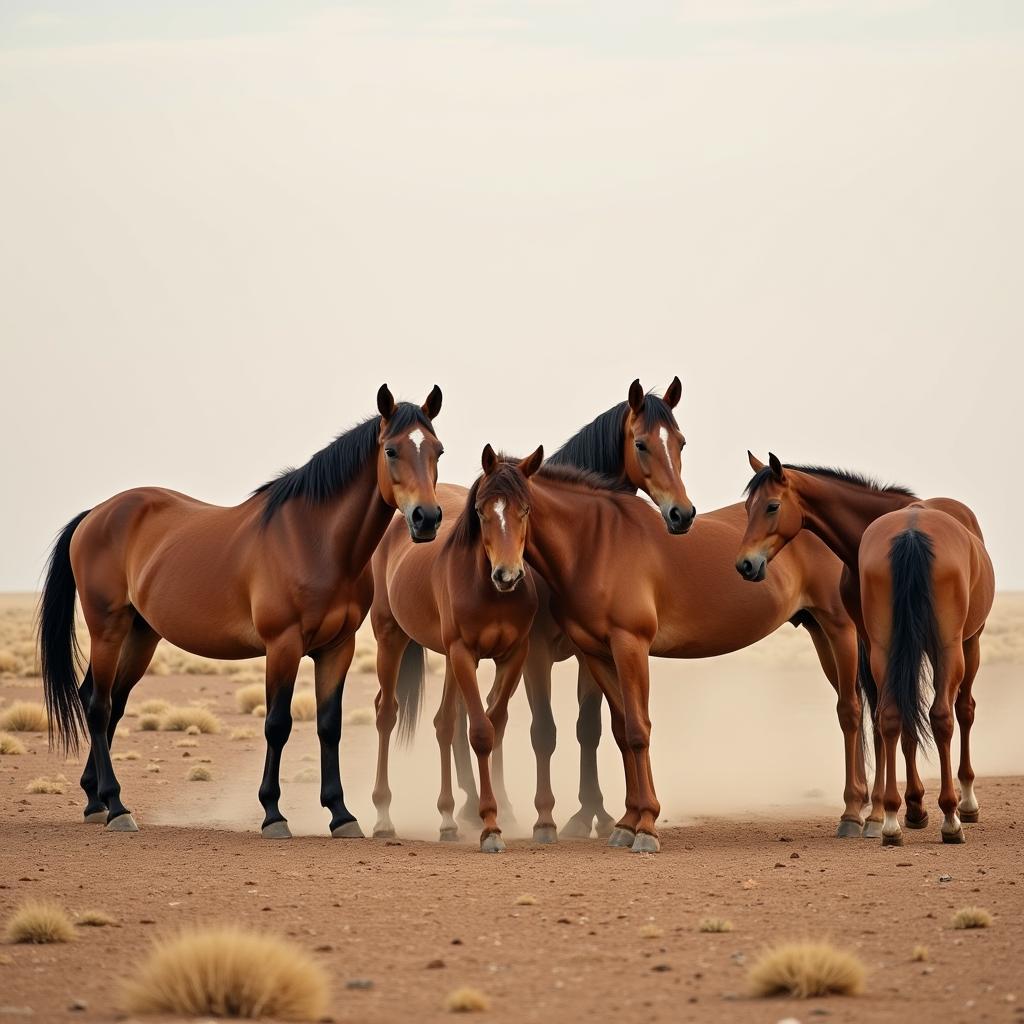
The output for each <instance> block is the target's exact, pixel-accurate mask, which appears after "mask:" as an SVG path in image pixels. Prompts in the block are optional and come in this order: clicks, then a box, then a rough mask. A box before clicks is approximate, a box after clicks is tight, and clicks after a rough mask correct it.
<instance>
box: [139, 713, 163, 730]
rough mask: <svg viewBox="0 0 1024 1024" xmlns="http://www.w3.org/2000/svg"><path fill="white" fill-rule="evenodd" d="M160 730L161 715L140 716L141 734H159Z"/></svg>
mask: <svg viewBox="0 0 1024 1024" xmlns="http://www.w3.org/2000/svg"><path fill="white" fill-rule="evenodd" d="M159 728H160V716H159V715H139V732H157V730H159Z"/></svg>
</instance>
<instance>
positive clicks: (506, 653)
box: [370, 445, 544, 853]
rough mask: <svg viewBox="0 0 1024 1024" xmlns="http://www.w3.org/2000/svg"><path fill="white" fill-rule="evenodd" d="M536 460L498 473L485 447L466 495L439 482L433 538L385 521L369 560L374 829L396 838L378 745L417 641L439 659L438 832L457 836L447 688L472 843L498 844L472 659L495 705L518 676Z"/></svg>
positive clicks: (405, 684)
mask: <svg viewBox="0 0 1024 1024" xmlns="http://www.w3.org/2000/svg"><path fill="white" fill-rule="evenodd" d="M543 457H544V452H543V449H540V448H538V449H537V451H535V452H534V453H533V455H531V456H530V457H529V458H528V459H524V460H523V461H522V462H521V463H518V464H517V466H516V473H507V472H502V471H501V470H502V468H503V467H502V463H501V462H499V459H498V456H497V455H495V453H494V450H493V449H492V448H491V446H490V445H488V446H487V447H486V448H484V451H483V455H482V457H481V461H482V465H483V470H484V475H483V477H481V478H480V479H478V480H477V481H476V482H475V483H474V484H473V486H472V487H471V488H470V489H469V491H468V493H467V492H465V491H464V490H463V489H462V488H455V487H449V486H446V485H441V486H440V487H438V498H439V500H440V501H441V507H442V509H444V511H445V513H446V515H445V518H446V520H447V521H448V522H451V523H453V525H451V526H446V527H444V528H443V531H444V532H446V533H447V536H446V537H445V539H444V542H443V543H439V544H433V545H430V547H428V548H419V547H413V546H412V545H411V544H409V542H408V537H407V536H406V535H404V533H403V532H401V531H398V530H395V529H394V528H391V529H389V530H388V532H387V534H386V535H385V537H384V540H383V541H382V542H381V545H380V547H379V548H378V549H377V553H376V554H375V555H374V557H373V576H374V598H373V606H372V608H371V612H370V621H371V622H372V624H373V631H374V635H375V636H376V638H377V677H378V679H379V680H380V692H379V693H378V695H377V730H378V757H377V781H376V785H375V786H374V791H373V800H374V804H375V805H376V807H377V814H378V818H377V824H376V826H375V827H374V833H373V834H374V835H375V836H392V835H394V826H393V825H392V823H391V815H390V808H391V789H390V787H389V785H388V752H389V749H390V740H391V732H392V730H393V728H394V726H395V721H396V714H397V711H398V708H399V704H398V699H397V694H398V693H399V692H401V693H402V695H403V697H404V699H405V700H406V701H407V703H406V704H405V705H404V706H403V724H404V725H405V728H406V731H407V734H408V735H411V732H412V730H413V728H414V727H415V721H416V717H417V708H418V704H419V701H420V695H421V693H422V689H423V681H424V679H423V676H424V664H423V648H425V647H426V648H430V649H431V650H434V651H437V652H439V653H442V654H444V655H445V657H446V659H447V661H446V671H445V682H444V694H443V696H442V699H441V706H440V709H439V710H438V713H437V717H436V718H435V719H434V725H435V728H436V731H437V742H438V747H439V749H440V754H441V794H440V797H439V798H438V802H437V807H438V810H439V811H440V812H441V816H442V821H441V839H442V840H453V839H456V838H457V837H458V827H457V825H456V823H455V818H454V817H453V814H452V812H453V811H454V809H455V800H454V797H453V795H452V777H451V770H452V759H451V748H452V739H453V736H454V731H455V715H456V688H457V691H458V694H459V695H461V697H462V701H463V704H464V705H465V707H466V708H467V709H468V712H469V725H470V743H471V744H472V747H473V750H474V752H475V753H476V755H477V761H478V766H479V771H480V797H479V815H480V820H481V821H482V822H483V832H482V834H481V837H480V849H481V850H482V851H483V852H484V853H498V852H500V851H501V850H503V849H504V848H505V844H504V842H503V841H502V838H501V829H500V828H499V827H498V821H497V811H498V804H497V801H496V799H495V795H494V791H493V789H492V786H491V774H490V755H491V750H492V748H493V744H494V729H493V727H492V725H491V721H490V718H489V717H488V716H489V715H491V716H493V715H494V714H495V709H494V708H493V707H492V708H491V709H490V711H489V712H488V713H487V714H485V712H484V706H483V703H482V701H481V699H480V691H479V687H478V685H477V676H476V672H477V666H478V665H479V662H480V660H481V659H482V658H493V659H494V662H495V664H496V677H495V688H496V690H497V692H499V693H501V694H503V695H504V696H503V697H502V698H501V699H502V700H504V702H505V703H507V701H508V698H509V697H511V695H512V693H513V691H514V690H515V686H516V684H517V683H518V681H519V676H520V674H521V673H522V669H523V661H524V660H525V658H526V650H527V644H528V640H529V635H530V626H531V624H532V622H533V616H534V614H535V612H536V610H537V591H536V588H535V586H534V578H533V575H532V574H531V573H527V571H526V567H525V566H524V564H523V547H524V544H525V541H526V518H525V514H524V490H523V488H522V487H521V486H520V485H519V481H520V480H521V479H523V478H525V477H528V476H530V475H532V474H533V473H534V472H536V470H537V468H538V467H539V466H540V463H541V460H542V459H543ZM400 678H401V681H402V686H401V687H400V686H399V680H400Z"/></svg>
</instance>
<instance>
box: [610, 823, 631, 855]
mask: <svg viewBox="0 0 1024 1024" xmlns="http://www.w3.org/2000/svg"><path fill="white" fill-rule="evenodd" d="M635 841H636V833H635V832H634V831H633V830H632V829H631V828H623V827H622V826H621V825H616V826H615V828H613V829H612V831H611V834H610V835H609V836H608V845H609V846H616V847H618V848H619V849H622V850H628V849H631V848H632V846H633V843H634V842H635Z"/></svg>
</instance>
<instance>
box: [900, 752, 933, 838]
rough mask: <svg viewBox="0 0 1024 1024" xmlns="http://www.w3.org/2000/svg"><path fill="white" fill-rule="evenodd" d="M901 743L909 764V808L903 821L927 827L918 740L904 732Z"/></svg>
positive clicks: (907, 824)
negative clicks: (918, 758)
mask: <svg viewBox="0 0 1024 1024" xmlns="http://www.w3.org/2000/svg"><path fill="white" fill-rule="evenodd" d="M900 745H901V746H902V747H903V759H904V761H906V765H907V786H906V789H905V790H904V791H903V795H904V798H905V799H906V801H907V810H906V812H905V813H904V815H903V823H904V824H905V825H906V826H907V828H926V827H927V825H928V812H927V811H926V810H925V809H924V782H923V781H922V779H921V773H920V772H919V771H918V770H917V740H915V739H914V737H913V736H911V735H910V734H909V733H906V732H904V733H903V734H902V735H901V736H900Z"/></svg>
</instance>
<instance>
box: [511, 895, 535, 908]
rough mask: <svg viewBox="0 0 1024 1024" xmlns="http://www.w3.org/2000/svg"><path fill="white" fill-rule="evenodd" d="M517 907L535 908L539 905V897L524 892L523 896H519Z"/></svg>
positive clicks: (516, 901) (516, 902)
mask: <svg viewBox="0 0 1024 1024" xmlns="http://www.w3.org/2000/svg"><path fill="white" fill-rule="evenodd" d="M515 904H516V906H517V907H535V906H536V905H537V897H536V896H534V895H532V894H531V893H528V892H524V893H523V895H522V896H517V897H516V900H515Z"/></svg>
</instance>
